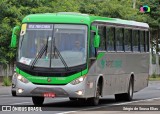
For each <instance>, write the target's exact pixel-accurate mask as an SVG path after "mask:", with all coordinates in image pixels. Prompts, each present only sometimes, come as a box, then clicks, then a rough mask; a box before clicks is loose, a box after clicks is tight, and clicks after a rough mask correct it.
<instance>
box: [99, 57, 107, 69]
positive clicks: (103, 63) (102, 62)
mask: <svg viewBox="0 0 160 114" xmlns="http://www.w3.org/2000/svg"><path fill="white" fill-rule="evenodd" d="M105 64H106V61H105V60H103V59H102V60H101V63H100V67H101V68H102V69H104V67H105Z"/></svg>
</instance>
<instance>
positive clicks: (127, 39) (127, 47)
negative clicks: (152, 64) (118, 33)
mask: <svg viewBox="0 0 160 114" xmlns="http://www.w3.org/2000/svg"><path fill="white" fill-rule="evenodd" d="M131 38H132V31H131V30H130V29H125V30H124V48H125V51H131Z"/></svg>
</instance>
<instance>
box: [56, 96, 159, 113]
mask: <svg viewBox="0 0 160 114" xmlns="http://www.w3.org/2000/svg"><path fill="white" fill-rule="evenodd" d="M159 99H160V97H158V98H151V99H144V100H138V101H131V102H125V103H117V104H115V103H113V104H107V105H102V106H99V107H92V108H86V109H80V110H76V111H67V112H60V113H57V114H68V113H75V112H79V111H87V110H92V109H98V108H103V107H111V106H116V105H126V104H131V103H138V102H142V101H153V100H159Z"/></svg>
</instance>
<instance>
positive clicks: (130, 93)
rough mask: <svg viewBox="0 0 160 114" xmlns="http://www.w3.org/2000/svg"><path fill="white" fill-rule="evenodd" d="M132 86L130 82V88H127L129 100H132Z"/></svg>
mask: <svg viewBox="0 0 160 114" xmlns="http://www.w3.org/2000/svg"><path fill="white" fill-rule="evenodd" d="M132 86H133V85H132V82H130V87H129V96H130V98H132V96H133V87H132Z"/></svg>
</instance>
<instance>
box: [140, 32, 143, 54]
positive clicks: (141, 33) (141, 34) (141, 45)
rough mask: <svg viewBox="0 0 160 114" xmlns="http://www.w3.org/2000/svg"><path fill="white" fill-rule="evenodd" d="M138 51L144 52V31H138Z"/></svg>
mask: <svg viewBox="0 0 160 114" xmlns="http://www.w3.org/2000/svg"><path fill="white" fill-rule="evenodd" d="M140 50H141V52H144V31H140Z"/></svg>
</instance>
